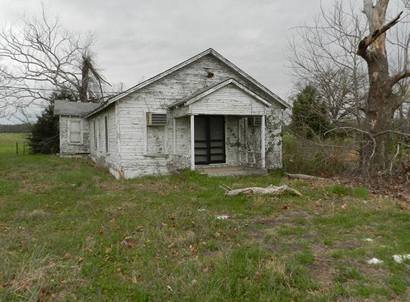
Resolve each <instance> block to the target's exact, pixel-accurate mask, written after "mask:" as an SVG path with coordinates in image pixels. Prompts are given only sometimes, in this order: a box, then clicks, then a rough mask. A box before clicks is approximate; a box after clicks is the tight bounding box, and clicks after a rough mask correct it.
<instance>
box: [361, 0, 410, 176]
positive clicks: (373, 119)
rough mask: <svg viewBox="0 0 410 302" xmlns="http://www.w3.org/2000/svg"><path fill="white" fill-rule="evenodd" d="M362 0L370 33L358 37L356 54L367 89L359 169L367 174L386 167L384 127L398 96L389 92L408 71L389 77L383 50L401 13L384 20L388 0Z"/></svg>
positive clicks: (386, 152)
mask: <svg viewBox="0 0 410 302" xmlns="http://www.w3.org/2000/svg"><path fill="white" fill-rule="evenodd" d="M363 2H364V10H363V12H364V13H365V14H366V16H367V19H368V22H369V30H370V34H369V35H368V36H367V37H365V38H364V39H363V40H361V42H360V44H359V46H358V50H357V53H358V55H360V56H361V57H362V58H363V59H364V60H365V61H366V63H367V67H368V76H369V92H368V96H367V102H366V106H365V108H363V109H364V112H365V115H366V121H365V127H366V129H365V130H366V131H367V132H368V136H366V137H367V142H366V143H365V144H363V147H362V152H361V156H362V160H361V164H362V167H361V168H362V172H363V173H366V174H367V173H368V172H370V173H375V172H378V171H381V170H385V169H386V168H387V162H388V159H387V155H388V145H389V138H390V133H389V131H388V130H390V129H391V123H392V120H393V115H394V112H395V111H396V110H397V108H398V107H399V106H400V104H401V99H400V98H397V97H396V96H395V95H394V94H393V86H394V85H395V84H397V83H398V82H399V81H401V80H402V79H404V78H406V77H409V76H410V74H409V72H408V71H407V69H406V68H407V66H405V67H404V69H403V72H401V73H399V74H396V75H393V76H391V75H390V72H389V58H388V55H387V51H386V33H387V31H388V30H389V29H391V28H392V27H393V26H395V25H396V24H397V23H398V22H399V21H400V18H401V15H402V13H400V14H399V15H398V16H397V17H396V18H394V19H393V20H392V21H390V22H388V23H386V11H387V8H388V5H389V0H377V1H376V4H373V0H364V1H363ZM406 65H407V64H406Z"/></svg>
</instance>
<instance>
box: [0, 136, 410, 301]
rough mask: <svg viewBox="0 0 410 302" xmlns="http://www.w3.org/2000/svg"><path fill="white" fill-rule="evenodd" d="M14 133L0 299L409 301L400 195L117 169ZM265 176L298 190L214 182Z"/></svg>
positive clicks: (0, 246)
mask: <svg viewBox="0 0 410 302" xmlns="http://www.w3.org/2000/svg"><path fill="white" fill-rule="evenodd" d="M16 141H19V142H23V141H24V135H15V134H12V135H10V134H6V135H4V134H1V135H0V146H1V147H0V148H1V149H0V150H1V151H0V152H2V153H0V301H7V302H9V301H41V302H44V301H121V302H122V301H178V302H179V301H278V302H279V301H280V302H282V301H295V302H296V301H312V302H316V301H346V302H347V301H410V290H409V284H410V269H409V268H410V261H409V260H406V261H404V263H401V264H399V263H396V262H395V261H394V260H393V258H392V256H393V255H395V254H399V255H403V254H409V253H410V236H409V230H410V211H409V205H407V204H403V203H402V202H400V201H397V200H392V199H389V198H385V197H380V196H373V195H371V194H369V192H368V191H367V189H366V188H363V187H359V188H352V187H346V186H344V185H341V184H335V183H333V182H332V181H320V182H306V181H296V180H288V179H286V178H283V177H281V175H280V174H271V175H266V176H258V177H221V178H209V177H207V176H204V175H200V174H198V173H192V172H189V171H186V172H182V173H181V174H179V175H173V176H166V177H146V178H140V179H135V180H128V181H126V180H119V181H118V180H115V179H113V178H112V177H111V176H110V175H109V174H108V173H107V172H106V171H105V170H104V169H100V168H96V167H94V166H93V165H92V164H91V163H90V162H89V161H87V160H84V159H67V158H60V157H58V156H46V155H24V156H23V155H16V154H15V151H14V148H15V146H14V145H15V142H16ZM270 184H274V185H277V184H288V185H290V186H291V187H294V188H296V189H298V190H299V191H300V192H302V193H303V196H302V197H298V196H293V195H288V194H286V195H283V196H281V197H272V196H236V197H231V198H228V197H226V196H224V192H223V190H222V189H221V185H227V186H229V187H232V188H243V187H249V186H268V185H270ZM220 215H227V219H218V216H220ZM373 257H375V258H378V259H380V260H381V261H383V262H382V263H379V264H369V263H368V261H369V260H370V259H372V258H373Z"/></svg>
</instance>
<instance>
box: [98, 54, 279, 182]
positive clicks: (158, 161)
mask: <svg viewBox="0 0 410 302" xmlns="http://www.w3.org/2000/svg"><path fill="white" fill-rule="evenodd" d="M208 72H212V73H213V74H214V76H213V77H212V78H209V77H208ZM230 78H233V79H235V80H236V81H238V82H239V83H241V84H242V85H245V86H247V87H248V88H249V89H251V90H252V91H256V92H259V91H258V90H257V89H256V88H255V87H254V86H252V85H251V84H250V83H248V82H247V81H246V79H245V78H243V77H242V76H240V75H239V74H237V73H236V72H234V71H233V70H232V69H230V68H229V67H228V66H226V65H225V64H223V63H222V62H221V61H219V60H217V59H216V58H215V57H213V56H205V57H203V58H201V59H199V60H198V61H196V62H194V63H192V64H190V65H188V66H185V67H184V68H182V69H180V70H178V71H176V72H175V73H172V74H170V75H168V76H166V77H164V78H162V79H161V80H159V81H157V82H154V83H152V84H150V85H148V86H146V87H144V88H142V89H140V90H139V91H137V92H135V93H133V94H130V95H128V96H127V97H125V98H124V99H122V100H120V101H118V102H117V103H115V106H116V109H115V110H116V112H117V113H116V116H117V119H116V125H115V127H114V125H113V124H112V123H111V125H112V126H111V125H110V129H111V127H113V128H112V129H111V130H110V131H111V132H110V134H109V137H111V135H113V134H116V137H115V139H114V138H112V144H115V143H116V144H117V150H119V152H117V154H115V153H112V152H110V154H109V155H107V154H104V152H103V150H93V149H91V155H92V157H93V158H94V159H95V160H96V161H97V162H101V163H102V164H104V165H106V166H108V167H110V169H111V170H115V171H118V172H117V174H118V175H119V176H121V177H125V178H133V177H138V176H143V175H159V174H167V173H170V172H171V171H174V170H175V169H182V168H188V167H189V163H190V121H189V118H187V117H178V118H176V119H175V125H176V131H175V139H174V112H172V111H169V110H168V109H167V108H168V106H169V105H171V104H173V103H175V102H177V101H180V100H183V99H186V98H187V97H189V96H190V95H192V94H193V93H195V92H196V91H198V90H200V89H203V88H205V87H208V86H212V85H215V84H217V83H220V82H222V81H224V80H227V79H230ZM227 88H228V87H227ZM230 93H232V94H233V95H235V97H236V98H238V97H239V98H241V100H242V102H247V104H251V103H250V102H251V99H250V98H251V97H250V96H249V95H248V94H246V93H244V92H240V91H238V90H237V89H231V88H229V89H226V90H225V89H221V92H220V93H219V94H216V95H212V97H215V96H217V97H218V98H219V102H222V103H228V102H230V103H229V108H231V107H235V106H237V107H240V106H242V105H235V99H230V98H229V94H230ZM260 96H261V97H264V95H263V93H261V94H260ZM212 97H211V96H209V99H207V100H205V102H203V101H204V100H201V101H198V108H200V107H201V106H204V104H208V108H209V111H207V113H211V114H213V113H216V112H214V111H212V110H211V109H212V105H211V103H212V102H214V99H213V98H212ZM252 101H253V103H252V105H249V106H252V107H251V108H250V107H249V106H248V107H247V109H246V110H252V111H253V112H257V113H259V114H262V111H263V112H265V108H266V107H265V106H264V105H262V104H261V105H260V106H262V107H260V106H259V105H257V103H255V100H252ZM201 103H202V105H201ZM193 105H195V104H193ZM223 105H224V106H227V105H225V104H223ZM115 106H114V105H112V106H111V107H109V108H110V109H108V110H106V111H103V112H99V113H98V114H96V115H95V116H93V117H92V118H90V122H91V123H92V121H93V120H94V119H97V120H98V119H101V118H102V119H103V116H104V114H106V112H110V110H112V112H114V111H115V110H114V109H113V108H115ZM235 110H236V111H235ZM258 110H259V111H258ZM268 110H270V111H271V112H276V111H280V112H281V111H282V109H281V107H280V106H279V105H278V104H272V108H268ZM147 112H152V113H167V117H168V121H167V125H166V126H164V127H160V128H158V129H156V130H151V129H148V127H147V121H146V113H147ZM198 112H200V111H198ZM231 113H232V114H244V111H243V109H233V111H231ZM113 115H114V116H115V114H114V113H113ZM233 125H234V126H233V127H236V129H238V120H236V121H234V122H233ZM271 125H274V124H273V123H272V124H271ZM275 125H276V124H275ZM115 129H116V130H115ZM274 130H276V129H274ZM267 132H269V131H267ZM273 132H274V131H273V130H272V131H270V132H269V133H273ZM275 133H276V132H275ZM227 135H228V133H227ZM279 136H280V131H279ZM91 137H92V136H91ZM275 140H280V138H277V137H275ZM174 141H175V148H174ZM152 142H155V144H156V146H157V147H153V146H152V145H151V143H152ZM110 144H111V143H110ZM158 145H161V146H162V145H163V146H164V148H162V149H161V150H160V149H159V148H158ZM174 150H175V152H174ZM277 150H279V148H276V149H275V152H277ZM237 152H238V150H237V149H234V148H233V149H231V150H228V153H230V154H227V158H231V159H230V161H229V162H230V163H232V164H234V163H235V162H236V163H238V161H239V160H238V159H236V158H238V157H239V156H238V155H236V154H235V155H232V154H231V153H237ZM231 155H232V156H231ZM278 158H281V157H280V156H276V157H275V158H272V159H271V160H270V161H269V159H268V156H267V162H268V164H269V163H270V164H272V167H274V166H278V165H280V164H281V163H277V162H276V161H277V160H278ZM113 167H114V168H113ZM113 174H114V173H113ZM118 175H116V176H118Z"/></svg>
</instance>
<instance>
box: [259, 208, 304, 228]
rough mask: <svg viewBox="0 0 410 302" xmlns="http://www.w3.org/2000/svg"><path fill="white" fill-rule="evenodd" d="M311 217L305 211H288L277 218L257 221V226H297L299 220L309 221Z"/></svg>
mask: <svg viewBox="0 0 410 302" xmlns="http://www.w3.org/2000/svg"><path fill="white" fill-rule="evenodd" d="M309 218H311V215H310V214H309V213H307V212H305V211H288V212H285V213H283V214H280V215H278V216H276V217H272V218H266V219H261V220H257V221H256V223H257V224H262V225H266V226H269V227H275V226H279V225H295V220H297V219H309Z"/></svg>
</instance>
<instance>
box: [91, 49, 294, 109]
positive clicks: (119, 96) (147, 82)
mask: <svg viewBox="0 0 410 302" xmlns="http://www.w3.org/2000/svg"><path fill="white" fill-rule="evenodd" d="M206 55H212V56H214V57H215V58H217V59H218V60H220V61H221V62H223V63H224V64H225V65H227V66H229V67H230V68H232V69H233V70H235V71H236V72H237V73H239V74H240V75H241V76H243V77H244V78H245V79H247V80H248V81H249V82H251V83H252V84H254V85H255V86H256V87H258V88H259V89H261V90H262V91H263V92H265V93H266V94H267V95H269V96H270V97H271V98H272V99H274V100H275V101H277V102H278V103H279V104H280V105H282V106H283V107H284V108H290V106H289V104H288V103H286V102H285V101H284V100H283V99H282V98H280V97H279V96H277V95H276V94H274V93H273V92H272V91H270V90H269V89H268V88H266V87H265V86H264V85H262V84H261V83H259V82H258V81H257V80H255V79H254V78H252V77H251V76H250V75H248V74H247V73H246V72H244V71H243V70H242V69H240V68H239V67H238V66H236V65H235V64H233V63H232V62H231V61H229V60H228V59H226V58H225V57H224V56H222V55H221V54H219V53H218V52H217V51H215V50H214V49H213V48H209V49H207V50H205V51H203V52H201V53H199V54H197V55H196V56H193V57H192V58H190V59H188V60H186V61H184V62H182V63H179V64H178V65H175V66H174V67H172V68H170V69H168V70H166V71H164V72H162V73H160V74H158V75H156V76H154V77H152V78H150V79H148V80H145V81H143V82H141V83H139V84H137V85H135V86H133V87H131V88H129V89H127V90H126V91H124V92H121V93H119V94H117V95H115V96H113V97H112V98H110V99H108V100H107V102H106V103H104V105H102V106H101V107H99V108H98V109H96V110H94V111H93V112H91V113H90V114H89V115H88V116H87V117H90V116H92V115H94V114H96V113H98V112H99V111H101V110H103V109H105V108H107V107H108V106H109V105H111V104H112V103H115V102H116V101H118V100H120V99H122V98H124V97H126V96H128V95H130V94H131V93H134V92H136V91H138V90H139V89H142V88H144V87H146V86H148V85H150V84H152V83H154V82H156V81H158V80H160V79H162V78H164V77H166V76H168V75H170V74H171V73H173V72H175V71H177V70H180V69H181V68H183V67H185V66H187V65H189V64H191V63H193V62H195V61H197V60H199V59H201V58H202V57H204V56H206Z"/></svg>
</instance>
